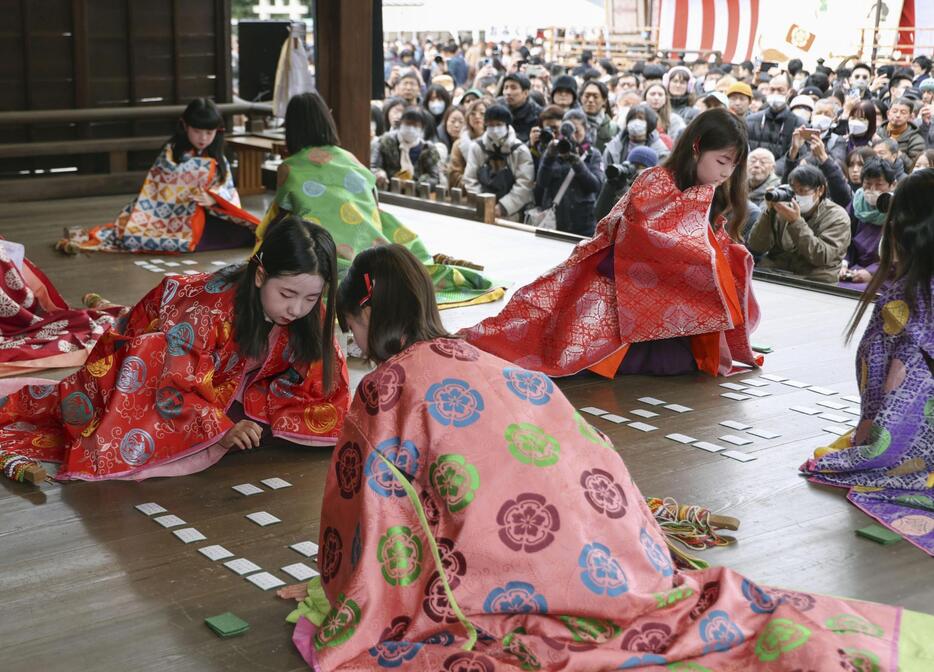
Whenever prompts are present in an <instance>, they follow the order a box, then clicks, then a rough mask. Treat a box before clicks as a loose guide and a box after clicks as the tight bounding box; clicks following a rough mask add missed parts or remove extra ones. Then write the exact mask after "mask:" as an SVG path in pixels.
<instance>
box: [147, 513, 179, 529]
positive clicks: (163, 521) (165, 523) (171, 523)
mask: <svg viewBox="0 0 934 672" xmlns="http://www.w3.org/2000/svg"><path fill="white" fill-rule="evenodd" d="M153 520H154V521H156V522H157V523H159V524H160V525H162V527H177V526H179V525H184V524H185V521H184V520H182V519H181V518H179V517H178V516H173V515H171V514H170V515H168V516H159V517H158V518H153Z"/></svg>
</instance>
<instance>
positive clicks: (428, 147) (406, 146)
mask: <svg viewBox="0 0 934 672" xmlns="http://www.w3.org/2000/svg"><path fill="white" fill-rule="evenodd" d="M424 128H425V118H424V117H423V116H422V111H421V110H420V109H419V108H417V107H408V108H406V109H405V112H403V113H402V119H401V121H400V123H399V128H398V130H395V131H391V132H389V133H386V134H385V135H384V136H383V137H382V138H380V140H379V143H378V145H377V147H376V151H375V152H374V153H373V155H372V156H371V157H370V170H371V171H372V172H373V174H374V175H375V176H376V185H377V186H378V187H379V188H380V189H385V188H387V187H388V186H389V180H390V179H391V178H393V177H398V178H399V179H402V180H415V181H416V182H418V183H420V184H428V185H431V186H435V185H437V184H439V183H440V182H441V156H440V154H438V149H437V147H436V146H435V144H434V143H432V142H425V139H424Z"/></svg>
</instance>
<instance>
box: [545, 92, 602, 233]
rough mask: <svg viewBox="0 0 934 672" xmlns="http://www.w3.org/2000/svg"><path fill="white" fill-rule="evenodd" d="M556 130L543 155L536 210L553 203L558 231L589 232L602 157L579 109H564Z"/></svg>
mask: <svg viewBox="0 0 934 672" xmlns="http://www.w3.org/2000/svg"><path fill="white" fill-rule="evenodd" d="M559 133H560V136H559V137H558V138H555V139H553V140H552V141H551V142H550V143H549V144H548V148H547V149H546V150H545V154H544V156H543V157H542V162H541V166H540V167H539V169H538V178H537V180H536V183H535V203H536V205H537V206H538V208H539V212H541V211H545V210H547V209H548V208H552V207H554V215H555V228H556V229H557V230H558V231H566V232H568V233H576V234H578V235H581V236H592V235H593V231H594V226H595V225H596V219H595V218H594V205H595V204H596V200H597V194H599V193H600V188H601V187H602V186H603V182H604V180H605V177H604V172H603V157H602V156H600V152H598V151H597V150H596V149H594V148H593V147H591V145H590V136H589V133H588V129H587V115H586V113H584V112H583V111H582V110H569V111H568V112H566V113H565V115H564V119H563V120H562V122H561V128H560V131H559Z"/></svg>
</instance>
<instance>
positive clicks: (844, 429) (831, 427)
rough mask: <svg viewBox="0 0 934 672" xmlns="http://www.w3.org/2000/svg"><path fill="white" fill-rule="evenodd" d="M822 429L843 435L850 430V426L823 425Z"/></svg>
mask: <svg viewBox="0 0 934 672" xmlns="http://www.w3.org/2000/svg"><path fill="white" fill-rule="evenodd" d="M821 429H822V430H823V431H825V432H829V433H830V434H836V435H837V436H843V435H844V434H846V433H847V432H848V431H850V430H849V428H848V427H840V426H838V425H828V426H827V427H821Z"/></svg>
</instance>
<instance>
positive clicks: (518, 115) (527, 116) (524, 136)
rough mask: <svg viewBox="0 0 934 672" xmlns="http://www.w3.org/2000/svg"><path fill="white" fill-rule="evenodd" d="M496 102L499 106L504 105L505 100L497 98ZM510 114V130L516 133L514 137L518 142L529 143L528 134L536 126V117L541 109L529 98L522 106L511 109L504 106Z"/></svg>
mask: <svg viewBox="0 0 934 672" xmlns="http://www.w3.org/2000/svg"><path fill="white" fill-rule="evenodd" d="M497 102H498V103H499V104H500V105H506V99H505V98H499V99H498V100H497ZM506 107H507V108H508V109H509V112H510V113H511V114H512V128H513V130H515V132H516V137H517V138H518V139H519V141H520V142H528V141H529V132H530V131H531V130H532V129H533V128H535V127H536V126H538V115H539V114H541V112H542V108H541V107H540V106H539V104H538V103H536V102H535V101H534V100H532V99H531V98H528V99H527V100H526V101H525V102H524V103H523V104H522V105H520V106H519V107H517V108H515V109H513V108H511V107H509V106H508V105H506Z"/></svg>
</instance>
